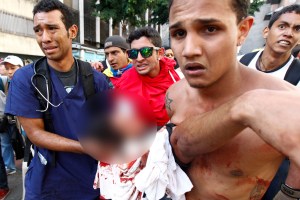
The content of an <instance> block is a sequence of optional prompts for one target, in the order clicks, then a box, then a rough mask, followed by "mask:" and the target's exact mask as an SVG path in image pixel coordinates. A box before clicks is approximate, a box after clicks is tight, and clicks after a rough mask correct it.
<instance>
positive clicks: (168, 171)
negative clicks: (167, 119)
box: [134, 127, 193, 200]
mask: <svg viewBox="0 0 300 200" xmlns="http://www.w3.org/2000/svg"><path fill="white" fill-rule="evenodd" d="M134 184H135V186H136V188H137V189H138V190H139V191H141V192H144V193H146V196H147V199H148V200H159V199H161V198H163V197H164V196H165V194H167V195H168V196H170V198H171V199H172V200H185V195H184V194H185V193H186V192H189V191H191V189H192V187H193V185H192V183H191V181H190V179H189V178H188V176H187V175H186V173H185V172H184V171H183V170H182V169H181V168H180V167H179V166H178V164H177V163H176V162H175V159H174V156H173V153H172V148H171V145H170V143H169V134H168V131H167V129H166V128H165V127H163V128H162V129H161V130H160V131H159V132H157V133H156V137H155V140H154V142H153V144H152V146H151V148H150V152H149V154H148V158H147V164H146V166H145V168H143V169H142V170H141V171H140V172H139V173H138V174H137V175H136V177H135V179H134Z"/></svg>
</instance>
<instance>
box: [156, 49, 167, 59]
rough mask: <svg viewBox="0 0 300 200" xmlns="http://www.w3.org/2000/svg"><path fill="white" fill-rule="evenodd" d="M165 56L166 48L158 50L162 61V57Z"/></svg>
mask: <svg viewBox="0 0 300 200" xmlns="http://www.w3.org/2000/svg"><path fill="white" fill-rule="evenodd" d="M164 56H165V48H163V47H161V48H160V49H159V50H158V58H159V59H161V58H162V57H164Z"/></svg>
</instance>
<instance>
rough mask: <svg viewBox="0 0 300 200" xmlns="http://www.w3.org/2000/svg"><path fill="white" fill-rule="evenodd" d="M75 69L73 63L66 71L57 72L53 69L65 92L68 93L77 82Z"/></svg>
mask: <svg viewBox="0 0 300 200" xmlns="http://www.w3.org/2000/svg"><path fill="white" fill-rule="evenodd" d="M77 71H78V69H77V67H75V65H74V64H73V66H72V67H71V70H70V71H68V72H59V71H57V70H54V72H55V74H56V75H57V76H58V78H59V79H60V81H61V82H62V84H63V85H64V87H65V89H66V91H67V93H70V92H71V91H72V89H73V88H74V86H75V85H76V83H77Z"/></svg>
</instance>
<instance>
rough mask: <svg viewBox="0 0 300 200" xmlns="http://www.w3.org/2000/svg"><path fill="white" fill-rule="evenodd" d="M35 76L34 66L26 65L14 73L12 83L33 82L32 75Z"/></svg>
mask: <svg viewBox="0 0 300 200" xmlns="http://www.w3.org/2000/svg"><path fill="white" fill-rule="evenodd" d="M33 74H34V70H33V64H29V65H26V66H25V67H21V68H20V69H18V70H17V71H16V72H15V73H14V77H13V79H12V81H14V82H26V81H28V80H31V77H32V75H33Z"/></svg>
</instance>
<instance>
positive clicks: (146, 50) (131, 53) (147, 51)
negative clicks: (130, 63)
mask: <svg viewBox="0 0 300 200" xmlns="http://www.w3.org/2000/svg"><path fill="white" fill-rule="evenodd" d="M153 49H154V50H159V49H160V48H159V47H142V48H140V49H129V50H127V55H128V58H130V59H137V57H138V55H139V52H140V53H141V56H142V57H143V58H149V57H150V56H152V53H153Z"/></svg>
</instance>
